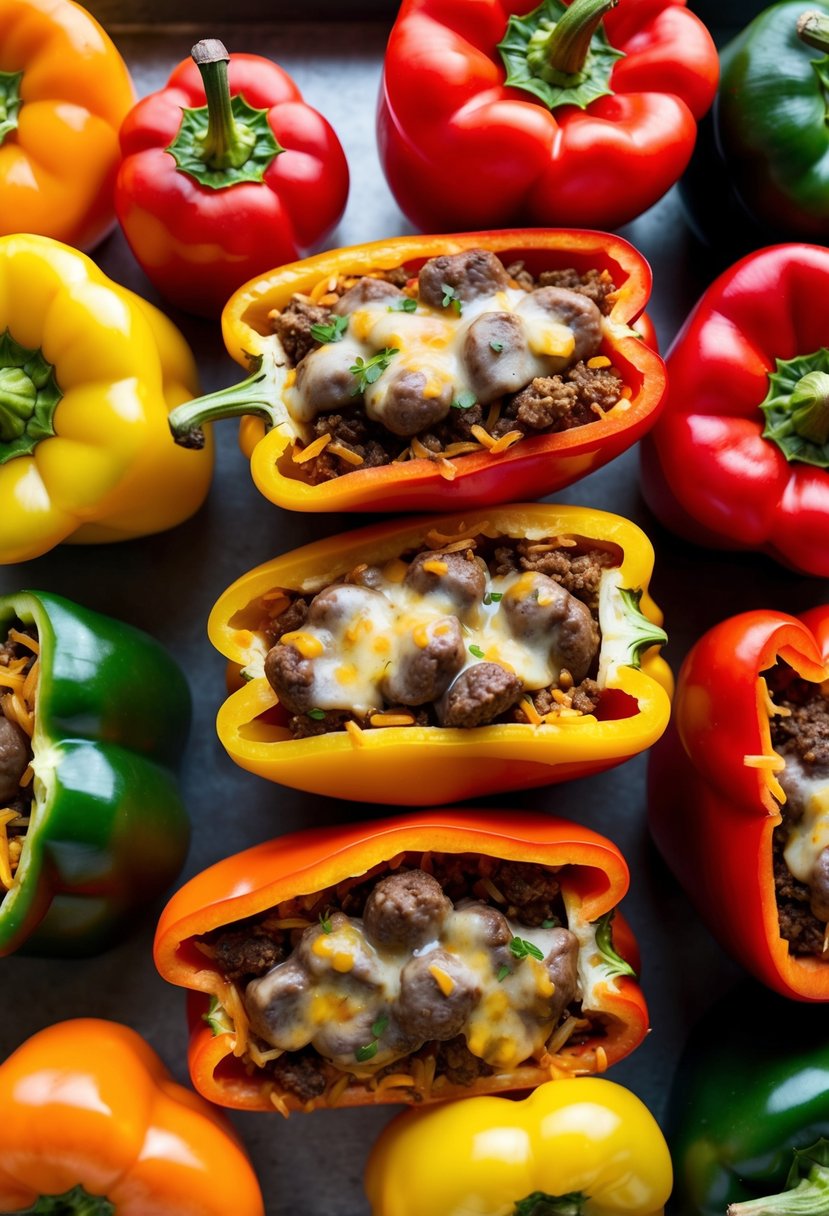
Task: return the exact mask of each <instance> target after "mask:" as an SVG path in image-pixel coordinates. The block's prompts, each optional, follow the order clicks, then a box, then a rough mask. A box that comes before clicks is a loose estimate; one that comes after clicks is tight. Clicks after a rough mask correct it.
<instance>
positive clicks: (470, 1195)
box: [365, 1077, 673, 1216]
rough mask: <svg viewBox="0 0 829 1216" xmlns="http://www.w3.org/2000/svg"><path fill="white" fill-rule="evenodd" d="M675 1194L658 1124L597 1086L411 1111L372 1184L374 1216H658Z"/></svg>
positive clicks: (386, 1142)
mask: <svg viewBox="0 0 829 1216" xmlns="http://www.w3.org/2000/svg"><path fill="white" fill-rule="evenodd" d="M672 1183H673V1174H672V1170H671V1158H670V1155H669V1153H668V1147H667V1145H666V1143H665V1139H664V1137H663V1135H662V1133H661V1131H660V1130H659V1126H658V1124H657V1123H656V1120H655V1119H654V1117H653V1115H652V1114H651V1113H650V1111H649V1110H648V1109H647V1107H646V1106H644V1105H643V1103H642V1102H641V1101H640V1100H639V1098H637V1097H636V1096H635V1094H632V1093H631V1092H630V1091H629V1090H627V1089H624V1088H623V1087H622V1086H621V1085H616V1084H614V1082H612V1081H605V1080H603V1079H601V1078H597V1077H575V1078H573V1079H562V1080H559V1081H548V1082H547V1083H546V1084H545V1085H542V1086H540V1087H539V1088H538V1089H537V1090H535V1092H534V1093H533V1094H531V1095H530V1097H529V1098H525V1099H524V1100H523V1101H521V1102H514V1101H510V1100H509V1099H506V1098H492V1097H481V1098H470V1099H468V1100H466V1101H461V1102H448V1103H445V1104H443V1105H440V1106H430V1107H426V1108H421V1109H419V1110H412V1111H408V1112H406V1113H405V1114H403V1115H399V1116H398V1117H397V1118H396V1119H394V1120H392V1122H391V1123H390V1124H389V1125H388V1127H387V1128H386V1129H385V1131H384V1132H383V1133H382V1135H381V1136H380V1139H379V1140H378V1141H377V1143H376V1145H375V1146H374V1149H373V1150H372V1153H371V1156H370V1157H369V1161H368V1164H367V1166H366V1176H365V1186H366V1194H367V1195H368V1198H369V1202H370V1204H371V1210H372V1213H373V1216H426V1214H427V1213H428V1216H473V1214H474V1216H658V1214H659V1213H661V1212H662V1210H663V1208H664V1205H665V1203H666V1201H667V1199H668V1196H669V1195H670V1193H671V1186H672Z"/></svg>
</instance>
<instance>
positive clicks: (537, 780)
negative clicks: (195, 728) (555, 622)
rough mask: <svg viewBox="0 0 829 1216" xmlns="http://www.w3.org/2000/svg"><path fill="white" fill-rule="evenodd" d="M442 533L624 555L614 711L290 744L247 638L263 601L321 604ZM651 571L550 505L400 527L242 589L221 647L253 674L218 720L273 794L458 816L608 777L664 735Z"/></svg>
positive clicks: (667, 685) (580, 514)
mask: <svg viewBox="0 0 829 1216" xmlns="http://www.w3.org/2000/svg"><path fill="white" fill-rule="evenodd" d="M432 529H437V530H438V531H439V532H440V533H441V534H442V535H448V536H452V535H456V534H457V535H459V536H468V535H470V534H472V533H474V532H475V531H476V530H481V531H483V532H486V533H487V534H488V535H490V536H493V535H498V534H499V533H500V534H503V535H505V536H509V537H525V536H534V537H545V536H559V535H565V536H566V535H573V536H581V537H588V538H590V539H591V540H594V541H597V542H599V543H600V544H601V543H604V544H607V545H611V546H617V547H618V550H619V552H620V565H619V566H618V567H616V568H615V569H614V570H612V571H608V574H607V576H606V578H605V587H606V594H605V596H604V597H603V603H604V607H602V606H601V605H600V609H599V615H600V628H601V630H602V634H603V641H602V652H601V654H602V659H601V663H602V668H601V670H602V675H601V677H600V682H602V683H603V698H604V699H603V703H602V705H600V707H599V713H598V715H597V716H594V715H593V714H586V715H583V716H581V717H575V716H573V717H570V716H567V715H565V716H563V717H561V718H559V719H557V720H556V721H555V722H540V723H538V724H536V725H530V724H529V723H527V724H524V723H520V722H508V723H500V724H497V723H496V724H494V725H489V726H479V727H474V728H471V729H470V728H448V727H438V726H417V725H412V726H388V727H377V728H372V729H371V730H365V731H362V733H361V734H360V735H359V736H358V737H355V735H354V734H352V733H350V732H349V731H348V730H339V731H333V732H330V733H327V734H322V735H317V736H315V737H312V738H303V739H293V738H292V737H291V735H290V731H289V730H288V728H287V718H286V716H285V714H284V711H281V710H279V709H277V706H278V698H277V696H276V693H275V692H274V690H273V689H272V687H271V685H270V684H269V683H268V681H267V679H266V678H265V677H264V675H262V674H258V673H259V672H261V663H262V658H263V653H264V651H263V646H264V647H265V648H266V645H265V644H264V643H263V640H262V638H261V636H259V635H257V634H256V633H255V632H253V630H252V628H250V627H248V624H249V622H250V621H251V606H253V608H254V614H255V602H256V601H258V598H259V597H260V596H262V595H264V594H266V593H267V592H270V591H273V589H274V588H276V587H281V588H289V589H304V590H305V591H306V592H308V591H309V590H319V589H320V588H322V587H324V586H326V585H328V584H329V583H332V582H333V581H334V580H336V579H337V578H340V577H342V576H343V575H344V574H346V573H347V572H348V571H349V570H352V569H353V568H354V567H355V566H357V565H358V564H359V563H361V562H367V563H369V564H377V563H380V564H383V563H384V562H387V561H390V560H391V559H392V558H396V557H398V556H399V555H400V554H401V553H404V552H405V551H407V550H411V549H412V548H417V547H418V546H419V545H420V544H422V543H423V540H424V538H425V537H426V535H427V534H428V533H429V532H430V531H431V530H432ZM652 568H653V550H652V548H651V545H650V542H649V541H648V539H647V537H646V536H645V535H644V534H643V533H642V532H641V531H640V530H639V528H637V527H636V526H635V525H634V524H632V523H630V522H629V521H628V520H625V519H621V518H620V517H619V516H617V515H609V514H606V513H605V512H602V511H594V510H588V509H585V508H582V507H570V506H563V507H559V506H550V505H546V504H532V505H520V506H515V505H513V506H508V507H496V508H494V509H492V510H488V511H486V512H481V511H479V512H477V513H473V514H465V515H462V516H461V515H454V516H432V517H427V518H426V519H422V518H421V519H418V520H417V522H415V523H411V522H408V523H400V522H399V521H394V522H391V523H384V524H378V525H374V526H372V527H369V528H365V529H361V530H360V531H357V532H350V533H345V534H343V535H340V536H334V537H330V538H328V539H327V540H322V541H317V542H316V543H314V544H311V545H306V546H304V547H303V548H301V549H297V550H295V551H294V552H293V553H287V554H284V555H283V556H282V557H278V558H276V559H275V560H274V561H271V562H266V563H265V564H264V565H262V566H259V567H257V568H256V569H254V570H251V571H250V572H249V573H248V574H245V575H243V576H242V578H240V579H238V580H237V581H236V582H235V583H234V584H233V585H232V586H231V587H229V588H228V590H227V591H225V592H224V594H223V595H222V596H221V597H220V599H219V600H218V602H217V604H216V605H215V607H214V608H213V611H212V613H211V615H210V619H209V622H208V633H209V636H210V640H211V641H212V642H213V645H214V646H215V647H216V649H217V650H219V651H220V652H221V653H222V654H223V655H224V656H225V658H227V659H228V660H230V665H232V667H233V668H234V669H235V670H236V671H237V672H238V670H239V669H240V668H241V669H245V675H246V676H250V675H251V674H253V678H251V679H249V680H248V682H247V683H245V684H244V686H243V687H241V688H238V690H237V691H236V692H234V693H233V694H232V695H231V696H230V697H229V698H228V700H227V701H226V702H225V704H224V705H223V706H222V708H221V710H220V711H219V716H218V721H217V729H218V733H219V738H220V740H221V742H222V744H223V745H224V747H225V748H226V749H227V751H228V753H229V754H230V756H231V758H232V759H233V760H235V762H236V763H237V764H239V765H240V766H241V767H242V768H245V769H247V770H248V771H249V772H253V773H257V774H258V775H259V776H261V777H265V778H267V779H268V780H269V781H278V782H280V783H281V784H283V785H289V786H294V787H296V788H297V789H304V790H310V791H312V792H313V793H318V794H327V795H330V796H332V797H336V798H352V799H357V800H360V801H368V802H380V803H383V802H390V801H393V802H395V803H398V804H401V805H420V806H423V805H424V804H426V805H434V804H437V803H441V802H454V801H456V800H459V799H464V798H471V797H474V796H476V795H482V794H489V793H497V792H498V791H500V790H508V789H525V788H528V787H530V786H537V785H546V784H548V783H549V782H558V781H565V780H569V779H570V778H573V777H581V776H584V775H586V774H588V773H595V772H599V771H601V770H602V769H605V768H609V767H611V766H612V765H614V764H619V763H620V762H621V761H623V760H627V759H629V757H631V756H633V755H635V754H636V753H638V752H640V751H643V750H644V749H645V748H647V747H650V745H651V744H652V743H653V742H654V741H655V740H656V739H658V738H659V736H660V735H661V734H662V732H663V731H664V729H665V727H666V725H667V722H668V715H669V712H670V699H669V694H670V690H671V673H670V671H669V669H668V667H667V664H666V663H665V661H664V660H663V659H662V658H661V657H660V655H659V649H658V645H656V644H655V643H658V642H660V641H664V639H665V635H664V634H663V633H662V630H661V629H659V627H658V626H659V624H660V623H661V620H662V617H661V614H660V612H659V609H658V608H657V607H656V605H655V604H654V603H653V601H652V600H651V598H650V596H649V595H648V591H647V587H648V580H649V579H650V575H651V571H652ZM628 591H629V592H632V595H626V594H625V593H626V592H628ZM640 592H641V595H640ZM637 605H638V607H637ZM260 615H261V613H260ZM251 664H253V667H252V668H251V667H250V665H251ZM425 757H428V780H427V781H426V782H425V781H424V758H425Z"/></svg>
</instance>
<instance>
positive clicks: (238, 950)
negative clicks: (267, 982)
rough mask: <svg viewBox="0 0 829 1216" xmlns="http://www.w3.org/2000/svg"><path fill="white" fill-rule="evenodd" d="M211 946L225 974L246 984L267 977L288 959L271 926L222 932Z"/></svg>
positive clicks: (282, 944)
mask: <svg viewBox="0 0 829 1216" xmlns="http://www.w3.org/2000/svg"><path fill="white" fill-rule="evenodd" d="M211 947H212V950H213V951H215V957H216V963H217V964H218V966H219V968H220V970H221V971H222V973H223V974H224V975H226V976H227V978H228V979H230V980H244V981H245V982H247V981H248V980H250V979H253V978H254V976H257V975H264V974H265V972H266V971H270V969H271V967H275V966H276V965H277V963H281V962H284V960H285V959H286V957H287V950H286V947H285V945H284V943H283V942H282V941H280V940H279V938H278V937H274V935H273V934H272V933H270V932H269V931H268V929H267V927H265V926H263V925H256V924H254V925H251V926H250V927H248V928H244V929H231V930H228V931H227V932H226V933H220V934H219V935H218V937H216V938H214V939H213V941H212V943H211Z"/></svg>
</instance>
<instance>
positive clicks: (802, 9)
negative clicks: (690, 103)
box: [680, 0, 829, 261]
mask: <svg viewBox="0 0 829 1216" xmlns="http://www.w3.org/2000/svg"><path fill="white" fill-rule="evenodd" d="M827 52H829V4H826V3H823V2H822V0H814V2H813V0H783V2H782V3H780V4H775V5H773V6H772V7H771V8H767V9H765V10H764V11H763V12H762V13H760V14H759V15H758V16H757V17H755V18H754V20H753V21H752V22H751V23H750V24H749V25H748V26H747V27H746V28H745V29H744V30H743V31H742V32H741V33H740V34H738V35H737V37H736V38H734V39H733V40H732V41H731V42H729V43H728V45H727V46H725V47H724V48H723V50H722V51H721V53H720V85H719V89H718V91H717V97H716V100H715V102H714V106H713V108H712V110H711V113H710V114H709V116H708V117H707V119H706V120H705V121H704V122H703V123H702V124H701V125H700V131H699V138H698V140H697V146H696V149H695V152H694V156H693V158H692V161H691V164H690V166H689V168H688V171H687V173H686V175H685V177H684V178H683V180H682V183H681V187H680V194H681V197H682V200H683V202H684V204H685V206H686V210H687V212H688V218H689V220H690V222H691V225H692V227H693V228H694V229H695V231H696V233H697V235H698V236H700V237H701V239H703V240H704V241H707V242H708V243H709V244H711V245H714V246H719V247H722V249H723V250H724V251H727V252H728V253H729V255H730V259H731V260H732V261H733V260H734V256H735V255H736V254H737V253H740V252H744V251H746V250H747V249H751V248H757V247H758V246H760V245H765V244H768V243H771V242H776V241H787V240H806V241H816V242H821V243H824V242H825V241H826V239H827V238H829V126H828V125H827V123H828V122H829V55H827Z"/></svg>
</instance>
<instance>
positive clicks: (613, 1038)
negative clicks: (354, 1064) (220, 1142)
mask: <svg viewBox="0 0 829 1216" xmlns="http://www.w3.org/2000/svg"><path fill="white" fill-rule="evenodd" d="M405 852H412V853H414V854H418V853H421V854H422V853H424V852H439V853H447V854H450V855H451V854H454V853H458V854H479V855H482V856H484V857H496V858H499V859H502V860H512V861H519V862H535V863H539V864H541V865H544V866H551V867H552V866H564V867H565V869H564V870H563V871H559V873H558V877H559V880H560V882H561V886H562V892H563V894H564V900H565V905H566V907H567V912H568V918H569V920H570V926H571V928H572V927H573V926H574V925H579V926H581V927H580V929H579V935H581V934H584V938H585V941H587V940H589V941H590V942H592V943H593V944H594V945H595V946H596V947H597V950H596V952H592V951H591V949H588V948H585V949H584V950H583V951H582V957H583V959H584V968H583V971H582V980H581V982H582V990H583V995H582V1008H583V1009H589V1010H590V1011H593V1012H595V1014H596V1016H597V1019H598V1021H597V1025H596V1027H594V1030H593V1031H588V1032H586V1037H585V1038H584V1041H583V1042H581V1043H578V1044H574V1043H565V1044H564V1046H562V1047H561V1048H560V1049H559V1050H558V1051H557V1052H556V1053H555V1055H554V1056H553V1057H552V1059H551V1062H550V1063H549V1064H546V1065H541V1064H537V1065H536V1064H534V1063H533V1062H531V1061H528V1062H525V1063H524V1064H521V1065H519V1066H517V1067H515V1068H512V1069H510V1068H506V1069H502V1070H500V1071H498V1072H497V1073H493V1074H492V1075H490V1076H478V1077H476V1078H475V1079H474V1081H472V1082H471V1083H470V1084H469V1085H461V1084H459V1083H456V1082H449V1081H448V1078H447V1077H445V1076H443V1077H442V1079H437V1078H436V1080H437V1084H435V1083H432V1084H431V1086H430V1087H421V1088H420V1089H419V1090H418V1091H417V1096H413V1093H414V1091H415V1090H416V1089H417V1085H416V1083H414V1082H413V1079H412V1077H408V1078H404V1080H406V1081H407V1082H408V1084H407V1085H403V1086H402V1087H401V1086H397V1087H394V1086H388V1087H384V1086H375V1087H374V1088H372V1087H370V1086H369V1087H366V1086H365V1085H363V1084H360V1083H359V1081H358V1080H357V1079H355V1078H351V1079H350V1081H349V1083H348V1084H347V1085H346V1086H345V1088H342V1085H340V1092H338V1093H335V1094H334V1096H333V1098H329V1097H328V1096H327V1095H325V1094H324V1095H323V1096H322V1097H321V1098H320V1099H318V1100H316V1101H311V1102H310V1103H308V1104H303V1103H302V1102H301V1101H299V1100H298V1099H297V1098H296V1096H295V1095H294V1094H292V1093H290V1092H288V1091H287V1090H286V1089H284V1087H282V1086H281V1085H280V1084H279V1083H278V1082H277V1081H276V1080H275V1079H274V1077H273V1074H272V1073H269V1072H268V1071H263V1070H262V1069H261V1068H255V1067H253V1068H252V1067H251V1065H250V1063H249V1062H248V1061H247V1059H246V1058H244V1056H245V1052H246V1048H247V1043H246V1040H247V1032H246V1030H245V1018H244V1016H243V1011H241V1003H240V995H239V992H238V990H237V988H236V987H235V985H234V984H233V983H232V982H231V981H229V980H228V979H226V978H225V977H224V976H223V975H222V974H221V972H220V970H219V968H218V964H217V963H216V962H215V961H212V960H211V959H210V958H209V957H208V956H207V955H206V954H205V953H204V952H203V951H202V950H200V949H199V947H198V945H197V944H196V942H197V939H198V938H199V937H200V935H202V934H204V933H206V932H208V931H211V930H215V929H218V928H221V927H224V926H228V925H232V924H234V923H235V922H237V921H240V920H244V919H246V918H249V917H255V916H257V915H258V914H261V913H263V912H266V911H267V910H269V909H272V908H274V907H275V906H276V905H277V904H279V903H280V902H281V901H283V900H287V899H291V898H292V897H293V896H295V895H305V894H310V893H314V892H323V891H325V890H327V889H328V888H329V887H334V886H336V884H338V883H340V882H342V881H344V880H345V879H347V878H353V877H354V876H357V875H363V874H366V873H367V872H368V871H370V870H372V868H373V867H378V866H381V865H382V863H386V862H390V861H392V859H394V858H395V857H398V856H399V855H400V854H401V853H405ZM627 886H628V870H627V866H626V864H625V861H624V859H623V857H622V855H621V853H619V851H618V849H617V848H616V846H615V845H614V844H612V843H611V842H610V841H609V840H607V839H605V838H604V837H602V836H598V835H597V834H596V833H595V832H592V831H591V830H590V829H589V828H585V827H582V826H580V825H577V824H573V823H567V822H565V821H564V820H557V819H553V818H550V817H548V816H543V815H537V814H529V813H526V812H521V811H518V812H516V811H500V812H490V811H477V810H468V811H465V812H461V811H455V810H444V809H441V810H435V811H431V812H420V813H417V814H413V815H406V816H400V817H397V818H392V819H379V820H374V821H372V822H369V823H365V824H341V825H338V826H335V827H330V828H323V829H315V830H310V831H305V832H297V833H293V834H291V835H289V836H282V837H280V838H279V839H277V840H272V841H269V842H267V843H265V844H261V845H258V846H256V847H254V848H252V849H246V850H245V851H244V852H242V853H237V854H236V855H235V856H234V857H229V858H226V859H225V860H223V861H220V862H218V863H217V864H216V865H213V866H211V867H210V868H209V869H207V870H204V871H203V872H202V873H201V874H198V875H196V877H195V878H192V879H191V880H190V881H189V882H188V883H186V884H185V885H184V887H182V888H180V889H179V890H178V891H177V892H176V893H175V894H174V895H173V897H172V899H171V900H170V902H169V903H168V904H167V907H166V908H165V909H164V911H163V913H162V915H161V918H160V920H159V924H158V930H157V932H156V938H155V947H154V953H155V961H156V966H157V967H158V970H159V972H160V973H161V975H162V976H163V978H164V979H166V980H169V981H170V982H171V983H173V984H178V985H180V986H181V987H184V988H187V989H189V990H190V991H191V992H193V993H197V994H199V996H198V998H196V999H194V1000H193V1001H192V1003H191V1013H192V1015H193V1016H192V1018H191V1040H190V1052H189V1064H190V1075H191V1078H192V1080H193V1084H194V1085H195V1087H196V1089H197V1090H198V1091H199V1092H200V1093H201V1094H203V1095H204V1096H205V1097H206V1098H209V1099H210V1100H211V1101H213V1102H218V1103H220V1104H222V1105H224V1106H230V1107H235V1108H237V1109H244V1110H273V1109H274V1106H276V1107H277V1108H278V1109H279V1110H280V1111H281V1112H282V1113H283V1114H288V1113H290V1112H291V1111H292V1110H297V1109H310V1108H311V1107H312V1106H314V1105H317V1106H330V1105H336V1106H362V1105H366V1104H372V1103H386V1102H411V1101H420V1100H431V1099H435V1100H436V1099H438V1098H441V1099H443V1098H452V1097H459V1096H469V1095H470V1094H477V1093H487V1092H496V1091H501V1092H506V1091H510V1092H512V1091H515V1090H519V1089H527V1088H531V1087H535V1086H537V1085H540V1084H541V1083H542V1082H544V1081H547V1080H549V1079H550V1076H551V1075H552V1076H553V1077H562V1076H563V1077H567V1076H574V1075H578V1074H580V1073H593V1072H601V1071H603V1070H604V1069H605V1068H606V1067H609V1066H610V1065H612V1064H613V1063H615V1062H616V1061H617V1060H620V1059H622V1058H623V1057H624V1056H626V1055H627V1054H628V1053H629V1052H631V1051H633V1050H634V1048H635V1047H637V1046H638V1044H639V1043H641V1041H642V1040H643V1038H644V1037H645V1034H646V1033H647V1028H648V1015H647V1009H646V1006H645V1001H644V998H643V996H642V992H641V989H640V988H639V986H638V984H637V982H636V980H635V978H634V970H635V968H636V967H638V950H637V947H636V943H635V941H634V939H633V937H632V935H631V933H630V930H629V928H628V926H627V925H626V923H625V922H624V920H623V919H622V917H621V915H619V914H617V915H616V917H615V920H613V922H612V925H613V937H612V938H611V936H610V924H611V915H612V913H613V910H614V909H615V908H616V906H617V904H618V903H619V901H620V900H621V899H622V897H623V896H624V894H625V892H626V890H627ZM602 926H604V928H603V929H601V927H602ZM600 929H601V931H600ZM594 933H598V935H599V936H598V937H594V936H593V934H594ZM614 941H615V945H614ZM631 964H632V965H631ZM199 1015H201V1016H199ZM345 1075H348V1074H345Z"/></svg>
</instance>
